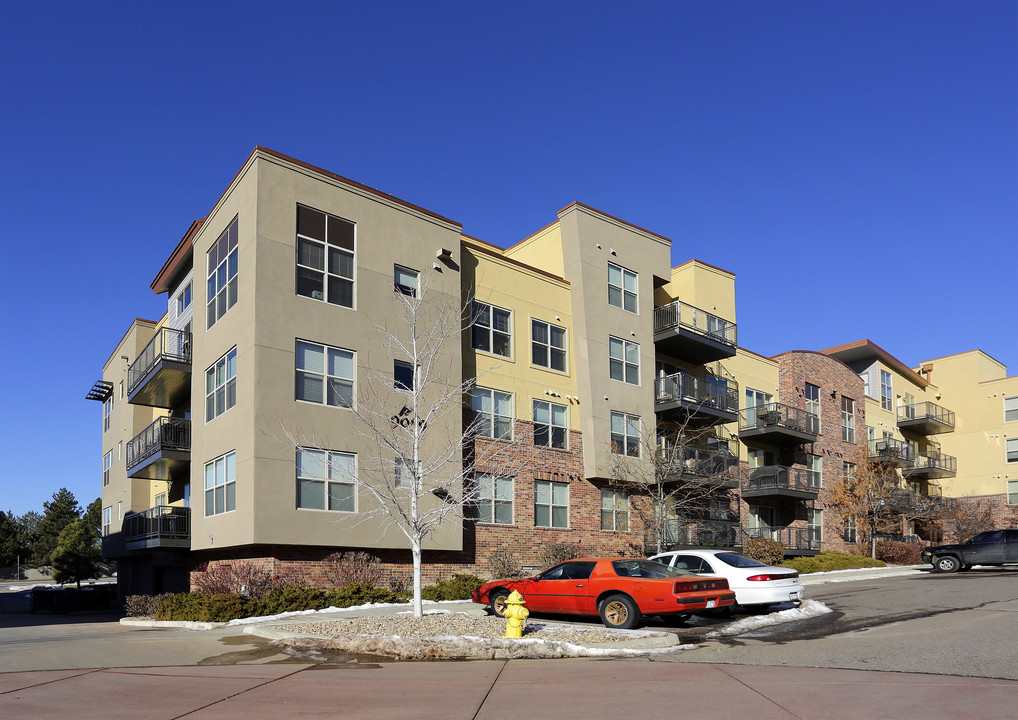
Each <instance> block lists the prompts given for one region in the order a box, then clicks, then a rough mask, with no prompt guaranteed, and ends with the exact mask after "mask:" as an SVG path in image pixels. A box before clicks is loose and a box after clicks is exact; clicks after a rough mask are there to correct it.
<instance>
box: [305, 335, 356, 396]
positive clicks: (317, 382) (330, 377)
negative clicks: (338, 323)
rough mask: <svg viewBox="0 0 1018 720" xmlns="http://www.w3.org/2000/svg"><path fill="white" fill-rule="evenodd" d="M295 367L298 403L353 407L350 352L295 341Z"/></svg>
mask: <svg viewBox="0 0 1018 720" xmlns="http://www.w3.org/2000/svg"><path fill="white" fill-rule="evenodd" d="M295 366H296V368H295V372H296V378H295V381H294V388H295V391H294V396H295V398H296V399H297V400H303V401H305V402H313V403H318V404H320V405H332V406H334V407H344V408H350V407H353V372H354V354H353V352H352V351H350V350H343V349H341V348H335V347H330V346H328V345H320V344H318V343H311V342H305V341H304V340H298V341H297V350H296V360H295Z"/></svg>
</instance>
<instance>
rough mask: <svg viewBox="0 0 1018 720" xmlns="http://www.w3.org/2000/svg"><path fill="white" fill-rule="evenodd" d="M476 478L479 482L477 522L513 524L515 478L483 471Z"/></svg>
mask: <svg viewBox="0 0 1018 720" xmlns="http://www.w3.org/2000/svg"><path fill="white" fill-rule="evenodd" d="M474 480H475V482H476V483H477V522H479V523H486V524H488V525H512V524H513V479H512V478H511V477H502V476H499V475H488V474H486V473H482V474H478V475H476V476H475V477H474Z"/></svg>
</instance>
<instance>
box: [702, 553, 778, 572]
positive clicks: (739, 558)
mask: <svg viewBox="0 0 1018 720" xmlns="http://www.w3.org/2000/svg"><path fill="white" fill-rule="evenodd" d="M714 557H716V558H717V559H718V560H720V561H721V562H723V563H724V564H725V565H731V566H732V567H737V568H753V567H767V565H764V564H763V563H762V562H759V561H757V560H754V559H753V558H748V557H746V556H745V555H740V554H739V553H718V554H717V555H715V556H714Z"/></svg>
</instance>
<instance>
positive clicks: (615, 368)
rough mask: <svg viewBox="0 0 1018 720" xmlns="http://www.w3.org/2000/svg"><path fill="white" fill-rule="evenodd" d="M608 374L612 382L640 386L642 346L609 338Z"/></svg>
mask: <svg viewBox="0 0 1018 720" xmlns="http://www.w3.org/2000/svg"><path fill="white" fill-rule="evenodd" d="M608 374H609V375H610V376H611V379H612V380H621V381H622V382H627V383H630V384H631V385H639V384H640V346H639V345H638V344H637V343H634V342H629V341H628V340H621V339H619V338H616V337H609V338H608Z"/></svg>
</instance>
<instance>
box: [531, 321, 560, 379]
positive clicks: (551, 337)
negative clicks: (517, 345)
mask: <svg viewBox="0 0 1018 720" xmlns="http://www.w3.org/2000/svg"><path fill="white" fill-rule="evenodd" d="M530 340H531V344H530V347H531V354H530V357H531V362H532V363H533V364H534V365H537V366H538V367H543V368H548V369H549V370H558V371H559V372H566V329H565V328H561V327H559V326H558V325H552V324H551V323H546V322H542V321H541V320H531V321H530Z"/></svg>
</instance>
